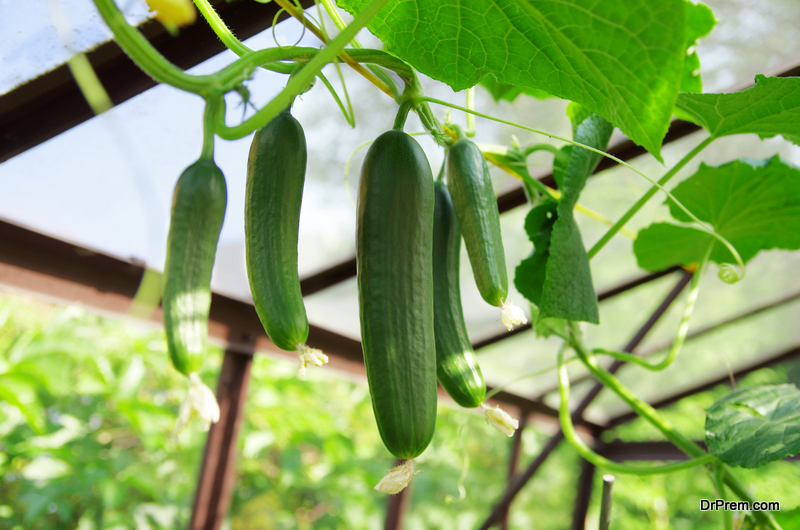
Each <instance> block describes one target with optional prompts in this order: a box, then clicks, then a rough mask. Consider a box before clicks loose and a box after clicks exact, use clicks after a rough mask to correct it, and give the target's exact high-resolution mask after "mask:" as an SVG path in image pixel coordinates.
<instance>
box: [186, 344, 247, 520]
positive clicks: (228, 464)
mask: <svg viewBox="0 0 800 530" xmlns="http://www.w3.org/2000/svg"><path fill="white" fill-rule="evenodd" d="M252 362H253V358H252V357H250V356H248V355H239V354H237V353H234V352H231V351H226V352H225V357H224V358H223V360H222V369H221V370H220V374H219V382H218V383H217V403H219V412H220V414H219V421H218V422H217V423H215V424H213V425H212V426H211V430H210V431H209V433H208V438H207V439H206V448H205V452H204V454H203V463H202V466H201V468H200V476H199V477H198V479H197V489H196V490H195V497H194V508H193V509H192V519H191V522H190V523H189V528H190V530H218V529H219V528H220V527H221V526H222V522H223V520H224V519H225V515H226V514H227V513H228V508H229V506H230V502H231V486H232V483H233V471H234V469H235V461H236V438H237V436H238V435H239V427H240V425H241V423H242V410H243V409H244V402H245V400H246V398H247V386H248V383H249V382H250V366H251V365H252Z"/></svg>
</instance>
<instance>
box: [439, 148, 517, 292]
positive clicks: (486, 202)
mask: <svg viewBox="0 0 800 530" xmlns="http://www.w3.org/2000/svg"><path fill="white" fill-rule="evenodd" d="M447 184H448V186H449V188H450V194H451V195H452V197H453V206H454V207H455V210H456V215H457V217H458V224H459V225H460V226H461V231H462V232H463V234H464V243H466V246H467V254H468V255H469V262H470V264H471V265H472V272H473V274H474V276H475V283H477V284H478V291H480V293H481V297H482V298H483V299H484V300H485V301H486V302H487V303H489V304H491V305H493V306H497V307H502V306H503V303H504V302H505V300H506V297H507V296H508V272H507V271H506V257H505V253H504V251H503V240H502V237H501V234H500V213H499V212H498V210H497V199H496V198H495V195H494V191H493V190H492V181H491V179H490V178H489V168H488V166H487V165H486V160H485V159H484V158H483V155H482V154H481V150H480V149H479V148H478V146H477V145H475V144H474V143H473V142H471V141H470V140H467V139H466V138H463V139H460V140H458V141H457V142H456V143H455V144H454V145H453V146H452V147H451V148H450V152H449V153H448V154H447Z"/></svg>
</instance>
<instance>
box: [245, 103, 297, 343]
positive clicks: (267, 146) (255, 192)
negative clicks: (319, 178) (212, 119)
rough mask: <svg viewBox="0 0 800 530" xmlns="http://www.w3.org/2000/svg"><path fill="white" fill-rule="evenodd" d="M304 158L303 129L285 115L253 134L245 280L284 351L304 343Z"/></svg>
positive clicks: (270, 333) (268, 329) (265, 323)
mask: <svg viewBox="0 0 800 530" xmlns="http://www.w3.org/2000/svg"><path fill="white" fill-rule="evenodd" d="M306 157H307V155H306V139H305V135H304V133H303V128H302V126H301V125H300V123H299V122H298V121H297V120H296V119H295V118H294V117H293V116H292V115H291V114H290V113H289V112H288V111H284V112H281V113H280V114H278V115H277V116H275V118H274V119H273V120H272V121H270V122H269V123H268V124H267V125H266V126H264V127H263V128H261V129H260V130H259V131H257V132H256V134H255V136H253V142H252V144H250V156H249V158H248V161H247V186H246V191H245V208H244V232H245V256H246V258H245V260H246V263H247V278H248V280H249V282H250V292H251V293H252V295H253V304H254V305H255V308H256V312H257V313H258V317H259V318H260V319H261V324H262V325H263V326H264V330H265V331H266V332H267V335H268V336H269V338H270V340H271V341H272V342H273V343H274V344H275V346H277V347H278V348H281V349H282V350H287V351H295V350H296V349H297V347H298V346H299V345H301V344H305V342H306V339H308V318H307V317H306V309H305V305H303V295H302V293H301V292H300V277H299V273H298V271H297V238H298V232H299V228H300V203H301V201H302V198H303V184H304V182H305V174H306Z"/></svg>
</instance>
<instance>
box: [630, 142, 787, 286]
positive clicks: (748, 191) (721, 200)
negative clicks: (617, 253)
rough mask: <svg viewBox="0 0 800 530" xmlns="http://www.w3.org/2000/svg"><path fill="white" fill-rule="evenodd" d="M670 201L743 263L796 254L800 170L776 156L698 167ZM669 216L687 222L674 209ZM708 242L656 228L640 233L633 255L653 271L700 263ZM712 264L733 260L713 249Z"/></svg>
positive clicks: (677, 229) (674, 228)
mask: <svg viewBox="0 0 800 530" xmlns="http://www.w3.org/2000/svg"><path fill="white" fill-rule="evenodd" d="M673 195H674V196H675V198H676V199H678V200H679V201H681V202H682V203H683V204H684V206H686V207H687V208H688V209H689V210H690V211H691V212H693V213H694V214H695V215H696V216H697V217H698V218H699V219H700V220H702V221H705V222H707V223H710V224H711V225H712V226H713V227H714V228H715V229H716V231H717V232H718V233H719V234H720V235H722V236H723V237H725V238H726V239H727V240H728V241H730V243H731V244H732V245H733V246H734V247H735V248H736V251H737V252H738V253H739V255H740V256H741V258H742V260H744V261H745V262H746V261H748V260H750V259H751V258H752V257H753V256H755V255H756V254H758V252H759V251H761V250H766V249H770V248H783V249H790V250H795V249H798V248H800V169H798V168H796V167H794V166H792V165H790V164H787V163H785V162H783V161H781V159H780V157H779V156H777V155H776V156H774V157H773V158H770V159H767V160H745V159H743V160H734V161H733V162H729V163H727V164H724V165H722V166H718V167H711V166H707V165H705V164H701V166H700V169H698V171H697V173H695V174H694V175H692V176H691V177H690V178H688V179H687V180H685V181H684V182H682V183H681V184H679V185H678V186H677V187H676V188H675V190H674V191H673ZM670 213H671V214H672V216H673V217H674V218H675V219H677V220H678V221H681V222H690V221H691V219H690V218H689V217H688V216H687V215H686V214H685V213H684V212H683V211H682V210H680V209H679V208H678V207H677V206H676V205H675V204H673V203H670ZM711 241H712V236H711V235H710V234H708V233H707V232H705V231H702V230H699V229H696V228H691V227H686V226H678V225H672V224H668V223H656V224H652V225H650V226H648V227H647V228H645V229H643V230H642V231H641V232H639V236H638V237H637V238H636V241H635V242H634V244H633V250H634V253H635V254H636V259H637V261H638V263H639V266H640V267H641V268H643V269H646V270H651V271H656V270H662V269H664V268H666V267H669V266H670V265H675V264H682V265H687V264H690V263H697V262H699V261H700V260H701V259H702V258H703V255H704V254H705V252H706V250H707V249H708V245H709V244H710V243H711ZM711 261H714V262H716V263H731V262H732V261H733V256H731V254H730V252H729V251H728V250H727V249H726V248H725V247H723V246H722V245H721V244H718V243H717V244H715V245H714V249H713V250H712V252H711Z"/></svg>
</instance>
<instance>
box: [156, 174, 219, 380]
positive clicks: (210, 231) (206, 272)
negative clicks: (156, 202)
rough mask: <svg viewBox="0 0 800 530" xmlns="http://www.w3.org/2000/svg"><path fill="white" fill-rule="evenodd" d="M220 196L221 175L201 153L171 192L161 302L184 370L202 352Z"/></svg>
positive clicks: (175, 359) (192, 367)
mask: <svg viewBox="0 0 800 530" xmlns="http://www.w3.org/2000/svg"><path fill="white" fill-rule="evenodd" d="M226 202H227V190H226V186H225V177H224V176H223V174H222V171H220V169H219V168H218V167H217V166H216V165H215V164H214V161H213V160H211V159H204V158H201V159H200V160H198V161H197V162H195V163H194V164H192V165H191V166H189V167H188V168H186V170H184V172H183V174H182V175H181V176H180V178H179V179H178V183H177V184H176V185H175V192H174V194H173V196H172V216H171V220H170V225H169V236H168V237H167V260H166V263H165V264H164V283H163V285H164V296H163V301H162V306H163V310H164V328H165V331H166V334H167V349H168V350H169V356H170V359H172V364H173V365H174V366H175V368H176V369H178V371H180V372H182V373H184V374H186V375H189V374H191V373H195V372H197V371H198V370H200V368H201V367H202V365H203V359H204V357H205V349H206V337H207V336H208V311H209V307H210V306H211V269H212V268H213V267H214V257H215V255H216V253H217V241H218V240H219V232H220V229H221V228H222V221H223V219H224V218H225V206H226Z"/></svg>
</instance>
